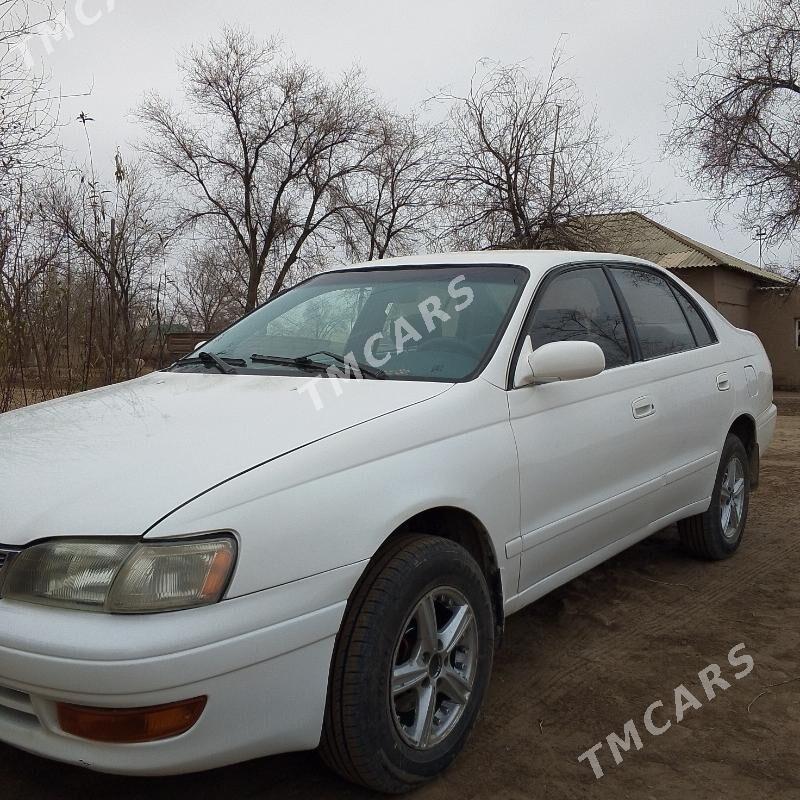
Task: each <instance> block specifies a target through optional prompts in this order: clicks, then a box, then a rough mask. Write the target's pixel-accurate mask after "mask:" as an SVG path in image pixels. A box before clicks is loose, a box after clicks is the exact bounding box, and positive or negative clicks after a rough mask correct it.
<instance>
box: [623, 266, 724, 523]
mask: <svg viewBox="0 0 800 800" xmlns="http://www.w3.org/2000/svg"><path fill="white" fill-rule="evenodd" d="M609 272H610V275H611V277H612V280H613V281H614V283H615V285H616V287H617V291H618V296H620V298H621V302H622V303H623V308H624V309H625V310H626V312H627V314H628V315H629V324H630V325H631V326H632V327H633V328H634V330H635V333H636V336H637V338H638V341H639V344H640V348H641V353H640V356H641V359H642V360H641V363H640V364H639V365H638V366H637V372H638V373H639V374H640V381H639V385H640V387H641V392H642V396H643V397H646V398H648V400H649V401H652V404H653V411H652V418H653V419H652V422H653V424H652V431H651V436H650V444H651V446H652V447H653V450H652V452H651V453H650V458H651V459H652V461H653V463H654V464H656V463H657V464H658V470H659V472H660V473H661V474H662V475H663V476H664V491H663V492H661V493H660V495H659V497H658V503H657V504H656V505H655V506H654V511H656V512H657V515H658V517H663V516H666V515H668V514H674V513H675V512H676V511H679V510H680V509H682V508H684V507H687V506H689V505H691V504H692V503H695V502H699V501H702V500H704V499H705V498H706V497H709V496H710V494H711V489H712V487H713V484H714V478H715V476H716V470H717V465H718V463H719V457H720V451H721V448H722V445H723V443H724V441H725V434H726V432H727V428H728V425H729V422H730V419H731V413H732V411H733V403H734V397H733V395H734V393H733V391H731V387H732V385H733V380H734V376H733V375H731V374H729V371H728V369H727V364H726V360H725V354H724V350H723V347H722V346H721V345H720V344H719V343H718V342H717V339H716V335H715V334H714V331H713V328H712V327H711V325H710V324H709V322H708V320H707V319H706V318H705V315H704V314H703V313H702V310H701V309H700V308H699V307H698V306H697V305H696V304H695V302H694V301H693V300H692V298H691V297H690V296H689V294H688V293H686V292H685V291H684V290H683V289H682V288H681V286H680V285H679V284H678V283H676V282H675V281H673V280H672V279H671V278H670V277H669V276H668V275H665V274H663V273H661V272H659V271H657V270H654V269H648V268H646V267H639V266H635V265H612V266H611V268H610V270H609Z"/></svg>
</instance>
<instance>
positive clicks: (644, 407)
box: [631, 397, 656, 419]
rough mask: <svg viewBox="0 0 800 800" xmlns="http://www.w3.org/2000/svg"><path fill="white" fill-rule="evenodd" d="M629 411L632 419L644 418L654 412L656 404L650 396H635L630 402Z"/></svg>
mask: <svg viewBox="0 0 800 800" xmlns="http://www.w3.org/2000/svg"><path fill="white" fill-rule="evenodd" d="M631 411H633V418H634V419H644V418H645V417H651V416H652V415H653V414H655V413H656V404H655V403H654V402H653V398H652V397H637V398H636V400H634V401H633V402H632V403H631Z"/></svg>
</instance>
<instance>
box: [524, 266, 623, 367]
mask: <svg viewBox="0 0 800 800" xmlns="http://www.w3.org/2000/svg"><path fill="white" fill-rule="evenodd" d="M528 333H529V334H530V337H531V341H532V342H533V347H534V349H536V348H537V347H541V346H542V345H543V344H548V343H549V342H563V341H573V340H581V341H588V342H594V343H595V344H597V345H599V346H600V348H601V349H602V351H603V353H604V354H605V357H606V368H607V369H610V368H612V367H619V366H622V365H623V364H630V363H631V346H630V342H629V341H628V334H627V332H626V330H625V323H624V321H623V319H622V313H621V312H620V310H619V306H618V305H617V301H616V299H615V298H614V293H613V292H612V291H611V286H610V285H609V283H608V280H607V279H606V276H605V273H604V272H603V270H602V269H600V268H596V267H592V268H583V269H576V270H571V271H569V272H565V273H563V274H562V275H559V276H558V277H556V278H554V279H553V281H552V282H551V283H549V284H548V285H547V287H546V288H545V290H544V292H543V293H542V295H541V297H540V298H539V299H538V300H537V301H536V306H535V310H534V314H533V318H532V319H531V321H530V323H529V326H528Z"/></svg>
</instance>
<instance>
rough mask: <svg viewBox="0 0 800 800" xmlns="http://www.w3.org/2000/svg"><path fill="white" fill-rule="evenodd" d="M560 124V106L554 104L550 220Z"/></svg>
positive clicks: (554, 189) (554, 190)
mask: <svg viewBox="0 0 800 800" xmlns="http://www.w3.org/2000/svg"><path fill="white" fill-rule="evenodd" d="M560 124H561V106H559V105H557V106H556V132H555V135H554V136H553V155H552V157H551V158H550V207H549V209H548V211H549V214H550V221H551V222H552V221H553V200H554V198H555V193H556V153H558V128H559V125H560Z"/></svg>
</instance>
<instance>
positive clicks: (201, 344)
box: [192, 339, 208, 353]
mask: <svg viewBox="0 0 800 800" xmlns="http://www.w3.org/2000/svg"><path fill="white" fill-rule="evenodd" d="M207 344H208V339H203V341H202V342H198V343H197V344H196V345H195V346H194V347H193V348H192V352H193V353H196V352H197V351H198V350H200V349H201V348H202V347H205V346H206V345H207Z"/></svg>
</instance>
